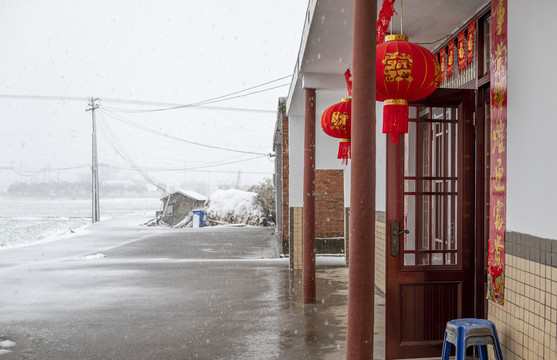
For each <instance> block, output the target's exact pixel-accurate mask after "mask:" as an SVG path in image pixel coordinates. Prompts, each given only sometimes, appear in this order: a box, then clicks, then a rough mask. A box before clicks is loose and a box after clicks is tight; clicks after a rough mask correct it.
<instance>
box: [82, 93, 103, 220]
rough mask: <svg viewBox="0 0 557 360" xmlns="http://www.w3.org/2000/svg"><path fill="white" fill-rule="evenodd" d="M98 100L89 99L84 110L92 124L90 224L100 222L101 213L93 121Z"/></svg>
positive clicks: (95, 130) (95, 133)
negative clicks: (91, 202)
mask: <svg viewBox="0 0 557 360" xmlns="http://www.w3.org/2000/svg"><path fill="white" fill-rule="evenodd" d="M98 101H99V98H93V97H90V98H89V107H88V108H87V109H85V111H91V119H92V122H93V132H92V136H91V137H92V146H93V149H92V163H91V172H92V175H93V178H92V181H91V185H92V186H91V188H92V197H93V198H92V200H93V206H92V216H91V219H92V222H93V223H96V222H97V221H100V217H101V212H100V205H99V161H98V160H99V159H98V157H97V124H96V120H95V109H98V108H99V104H98Z"/></svg>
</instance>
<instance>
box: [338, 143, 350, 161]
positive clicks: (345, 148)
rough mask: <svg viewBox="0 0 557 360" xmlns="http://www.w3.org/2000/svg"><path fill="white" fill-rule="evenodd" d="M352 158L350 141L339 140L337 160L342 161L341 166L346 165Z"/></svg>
mask: <svg viewBox="0 0 557 360" xmlns="http://www.w3.org/2000/svg"><path fill="white" fill-rule="evenodd" d="M350 158H352V146H351V145H350V139H340V143H339V144H338V156H337V159H342V165H348V159H350Z"/></svg>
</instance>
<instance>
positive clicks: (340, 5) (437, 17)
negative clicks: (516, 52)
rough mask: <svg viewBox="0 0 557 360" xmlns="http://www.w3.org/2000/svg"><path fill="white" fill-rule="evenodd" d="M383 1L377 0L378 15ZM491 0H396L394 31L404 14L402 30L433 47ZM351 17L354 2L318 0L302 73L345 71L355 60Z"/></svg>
mask: <svg viewBox="0 0 557 360" xmlns="http://www.w3.org/2000/svg"><path fill="white" fill-rule="evenodd" d="M382 3H383V1H381V0H378V1H377V14H379V11H380V10H381V5H382ZM401 3H402V5H403V8H402V11H401ZM488 3H490V1H489V0H405V1H404V0H396V1H395V10H396V11H397V13H398V15H396V14H395V16H394V17H393V19H392V22H391V23H392V24H393V32H394V33H400V26H401V22H400V18H401V15H402V18H403V32H404V34H406V35H408V36H409V40H410V41H412V42H414V43H417V44H421V45H422V46H424V47H426V48H428V49H430V50H432V49H434V48H435V47H437V46H439V45H440V44H441V43H442V41H440V40H446V39H445V38H446V37H447V36H448V35H450V34H452V33H453V32H454V31H456V30H457V29H458V28H459V27H460V26H462V25H463V24H465V23H466V22H467V21H468V20H469V19H470V18H471V17H472V16H474V15H475V14H476V13H477V12H478V11H479V10H480V9H482V8H483V7H484V6H485V5H486V4H488ZM310 6H311V5H310ZM352 18H353V7H352V1H346V0H318V1H317V6H316V7H315V13H314V16H313V18H312V21H311V25H310V28H309V33H307V34H308V37H307V43H306V44H307V45H306V48H305V52H304V54H303V57H302V59H303V60H302V63H301V69H302V72H304V73H307V72H309V73H325V74H343V73H344V71H345V70H346V68H347V67H348V66H349V65H350V63H351V61H352V30H353V29H352ZM372 21H373V22H374V23H375V22H376V21H377V20H376V19H373V20H372ZM301 51H304V49H301Z"/></svg>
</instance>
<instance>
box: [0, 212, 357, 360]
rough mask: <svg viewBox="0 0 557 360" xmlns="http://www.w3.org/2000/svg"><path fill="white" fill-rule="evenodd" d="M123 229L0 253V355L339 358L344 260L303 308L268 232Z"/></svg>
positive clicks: (113, 225)
mask: <svg viewBox="0 0 557 360" xmlns="http://www.w3.org/2000/svg"><path fill="white" fill-rule="evenodd" d="M130 224H131V222H130V219H127V222H126V223H125V224H124V223H122V221H121V220H118V219H115V220H111V221H107V222H103V223H100V224H95V225H94V226H92V227H91V228H90V233H89V234H86V235H83V236H80V237H76V238H73V239H67V240H61V241H57V242H53V243H49V244H41V245H36V246H30V247H25V248H20V249H6V250H2V251H0V287H1V289H2V298H1V300H0V343H1V342H2V341H6V340H9V341H12V342H14V343H15V345H14V346H13V347H10V348H6V349H9V350H11V352H9V353H8V352H5V353H4V354H2V349H0V360H8V359H134V360H136V359H161V360H164V359H341V358H344V354H345V348H344V347H345V337H346V323H345V321H346V294H347V284H346V279H347V269H346V268H345V267H342V266H340V265H342V263H343V259H337V260H335V259H333V260H331V259H328V260H326V261H325V262H326V264H322V265H321V266H320V264H321V262H322V260H320V261H319V262H318V269H317V298H318V303H317V304H314V305H306V306H304V305H302V303H301V293H302V291H301V272H291V271H289V270H288V260H287V259H280V258H279V257H278V256H277V249H276V243H275V239H274V236H273V234H272V231H273V229H270V228H247V227H246V228H205V229H187V230H186V229H179V230H178V229H152V228H144V227H138V226H133V225H130ZM335 264H336V265H337V266H330V265H335ZM324 265H327V266H324Z"/></svg>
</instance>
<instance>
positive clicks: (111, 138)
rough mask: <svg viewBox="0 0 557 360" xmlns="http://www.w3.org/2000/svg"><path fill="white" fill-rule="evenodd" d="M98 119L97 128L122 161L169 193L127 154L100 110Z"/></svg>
mask: <svg viewBox="0 0 557 360" xmlns="http://www.w3.org/2000/svg"><path fill="white" fill-rule="evenodd" d="M100 119H101V122H100V123H101V124H102V125H103V126H101V127H99V128H100V129H101V132H102V134H103V135H104V137H105V138H106V140H107V141H108V142H109V144H110V145H111V146H112V147H113V148H114V150H116V153H117V154H118V155H119V156H120V157H121V158H122V159H124V161H125V162H127V163H128V164H129V165H130V166H131V167H133V168H134V169H135V170H136V171H137V172H138V173H139V174H140V175H141V176H142V177H143V178H144V179H145V180H146V181H147V182H149V183H151V184H153V185H154V186H155V187H157V188H158V189H160V190H162V191H164V192H165V193H166V194H170V193H169V192H168V191H167V190H166V189H165V188H163V187H162V186H160V185H159V184H157V183H156V182H155V181H154V180H153V179H151V177H150V176H149V175H147V174H146V173H145V172H144V171H143V170H142V169H141V168H139V167H138V166H137V165H136V164H135V163H134V162H133V160H132V159H131V157H130V156H129V154H128V152H127V151H126V149H125V148H124V146H123V145H122V143H121V142H120V141H119V140H118V138H117V137H116V135H115V134H114V132H113V131H112V129H111V128H110V126H109V125H108V123H107V122H106V120H105V119H104V116H103V115H102V112H101V116H100Z"/></svg>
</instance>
